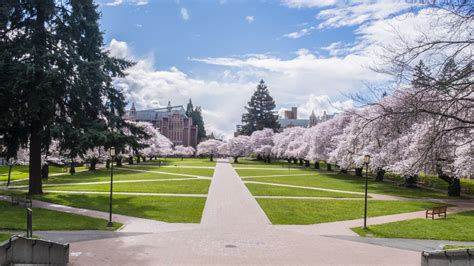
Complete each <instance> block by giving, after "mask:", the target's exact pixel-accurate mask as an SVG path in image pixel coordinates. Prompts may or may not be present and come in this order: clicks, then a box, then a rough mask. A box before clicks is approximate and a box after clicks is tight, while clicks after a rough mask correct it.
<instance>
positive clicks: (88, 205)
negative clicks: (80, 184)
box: [36, 193, 206, 223]
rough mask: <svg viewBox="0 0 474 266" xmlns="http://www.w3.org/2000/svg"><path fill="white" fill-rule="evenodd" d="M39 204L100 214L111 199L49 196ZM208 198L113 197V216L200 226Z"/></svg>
mask: <svg viewBox="0 0 474 266" xmlns="http://www.w3.org/2000/svg"><path fill="white" fill-rule="evenodd" d="M36 198H37V199H39V200H44V201H49V202H53V203H57V204H62V205H67V206H73V207H78V208H85V209H91V210H98V211H104V212H108V211H109V196H108V195H92V194H83V195H78V194H60V193H46V194H43V195H41V196H36ZM205 202H206V198H202V197H169V196H164V197H160V196H125V195H114V197H113V212H114V213H117V214H123V215H129V216H135V217H141V218H147V219H154V220H159V221H164V222H174V223H199V222H200V221H201V216H202V211H203V209H204V204H205Z"/></svg>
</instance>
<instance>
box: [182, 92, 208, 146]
mask: <svg viewBox="0 0 474 266" xmlns="http://www.w3.org/2000/svg"><path fill="white" fill-rule="evenodd" d="M186 115H187V116H188V117H191V118H192V119H193V125H195V126H196V128H197V131H198V142H199V141H200V140H203V139H205V138H206V128H205V127H204V119H203V118H202V109H201V107H200V106H196V107H194V106H193V102H192V101H191V99H189V102H188V105H187V106H186Z"/></svg>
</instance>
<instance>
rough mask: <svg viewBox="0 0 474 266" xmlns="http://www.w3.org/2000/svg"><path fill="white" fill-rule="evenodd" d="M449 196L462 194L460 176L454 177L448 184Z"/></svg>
mask: <svg viewBox="0 0 474 266" xmlns="http://www.w3.org/2000/svg"><path fill="white" fill-rule="evenodd" d="M448 196H450V197H459V196H461V181H460V180H459V179H458V178H454V179H453V181H452V182H451V183H450V184H449V186H448Z"/></svg>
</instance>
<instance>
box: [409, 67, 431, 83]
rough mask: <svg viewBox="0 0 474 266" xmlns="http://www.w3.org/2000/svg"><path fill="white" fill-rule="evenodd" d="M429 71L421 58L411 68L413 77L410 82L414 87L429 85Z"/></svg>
mask: <svg viewBox="0 0 474 266" xmlns="http://www.w3.org/2000/svg"><path fill="white" fill-rule="evenodd" d="M431 80H432V77H431V73H430V70H429V69H428V67H426V65H425V63H423V61H422V60H420V61H419V62H418V64H417V65H416V66H415V69H414V70H413V78H412V81H411V84H412V85H413V86H414V87H415V88H426V87H429V86H430V84H431Z"/></svg>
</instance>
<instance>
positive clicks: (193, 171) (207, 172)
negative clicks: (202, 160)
mask: <svg viewBox="0 0 474 266" xmlns="http://www.w3.org/2000/svg"><path fill="white" fill-rule="evenodd" d="M121 168H124V169H130V170H131V171H132V170H143V171H152V172H166V173H173V174H186V175H194V176H205V177H212V176H213V175H214V169H212V168H210V169H208V168H188V167H186V168H180V167H179V166H177V167H160V166H158V165H149V164H147V165H137V164H135V165H124V166H122V167H121ZM134 172H137V171H134ZM143 173H145V172H143Z"/></svg>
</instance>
